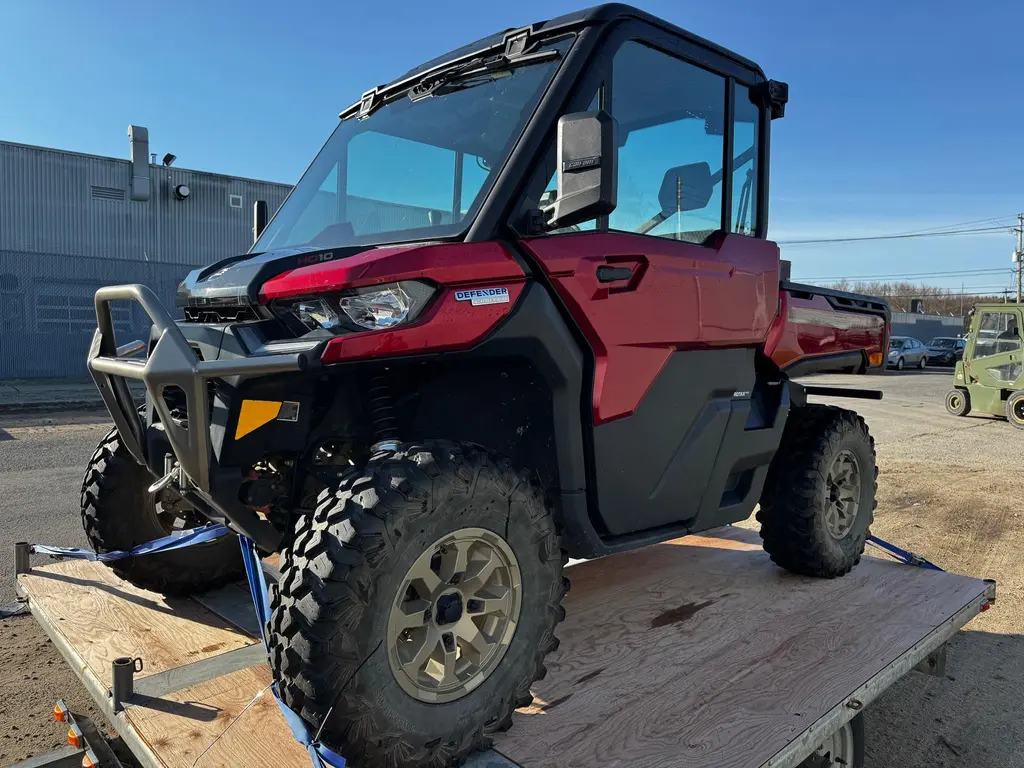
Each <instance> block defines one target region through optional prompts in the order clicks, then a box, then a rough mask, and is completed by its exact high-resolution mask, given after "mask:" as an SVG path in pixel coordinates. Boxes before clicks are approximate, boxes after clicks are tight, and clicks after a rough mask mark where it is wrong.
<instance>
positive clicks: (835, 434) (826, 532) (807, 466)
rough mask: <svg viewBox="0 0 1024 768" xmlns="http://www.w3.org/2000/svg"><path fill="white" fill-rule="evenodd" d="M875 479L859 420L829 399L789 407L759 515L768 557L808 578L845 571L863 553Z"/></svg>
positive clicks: (867, 437)
mask: <svg viewBox="0 0 1024 768" xmlns="http://www.w3.org/2000/svg"><path fill="white" fill-rule="evenodd" d="M877 477H878V469H877V467H876V466H875V443H874V440H872V439H871V435H870V433H869V432H868V428H867V424H865V423H864V419H862V418H861V417H860V416H858V415H857V414H856V413H854V412H853V411H848V410H845V409H843V408H835V407H833V406H828V405H817V404H815V405H805V406H803V407H799V408H793V409H792V411H791V412H790V415H789V419H788V421H787V422H786V428H785V431H784V432H783V435H782V443H781V444H780V446H779V450H778V452H777V453H776V455H775V459H774V460H773V461H772V464H771V466H770V467H769V469H768V477H767V478H766V480H765V485H764V491H763V492H762V494H761V508H760V509H759V510H758V513H757V520H758V522H760V523H761V539H762V541H763V542H764V548H765V551H767V552H768V554H769V555H770V556H771V558H772V561H773V562H774V563H775V564H776V565H779V566H782V567H783V568H785V569H786V570H788V571H792V572H793V573H799V574H802V575H805V576H823V577H826V578H834V577H836V576H843V575H845V574H847V573H849V572H850V569H851V568H853V566H855V565H856V564H857V563H859V562H860V558H861V555H862V554H863V552H864V543H865V541H866V539H867V536H868V527H869V526H870V525H871V521H872V518H873V515H874V509H875V488H876V479H877Z"/></svg>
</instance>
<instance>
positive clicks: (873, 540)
mask: <svg viewBox="0 0 1024 768" xmlns="http://www.w3.org/2000/svg"><path fill="white" fill-rule="evenodd" d="M868 543H870V544H874V545H875V546H876V547H878V548H879V549H883V550H885V551H886V552H888V553H889V554H890V555H892V556H893V557H895V558H896V559H897V560H900V561H901V562H904V563H906V564H907V565H916V566H918V567H919V568H928V569H929V570H933V571H941V570H944V569H942V568H940V567H939V566H937V565H936V564H935V563H933V562H931V561H930V560H926V559H925V558H923V557H921V556H920V555H916V554H914V553H913V552H911V551H909V550H906V549H900V548H899V547H897V546H896V545H895V544H890V543H889V542H888V541H885V540H884V539H880V538H878V537H877V536H868Z"/></svg>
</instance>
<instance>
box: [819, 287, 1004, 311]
mask: <svg viewBox="0 0 1024 768" xmlns="http://www.w3.org/2000/svg"><path fill="white" fill-rule="evenodd" d="M828 287H829V288H835V289H836V290H840V291H852V292H854V293H864V294H867V295H868V296H877V297H878V298H880V299H885V300H886V301H888V302H889V306H890V307H891V308H892V311H893V312H909V311H910V301H911V299H923V300H924V311H925V312H926V313H927V314H929V315H948V316H950V317H963V315H964V314H966V313H967V312H968V311H969V310H970V309H971V307H973V306H974V305H975V304H979V303H983V302H994V301H1002V297H1001V296H980V295H977V294H964V295H961V294H960V292H959V291H957V290H950V289H949V288H937V287H935V286H931V285H916V284H914V283H903V282H868V281H866V282H853V281H850V280H840V281H839V282H836V283H832V284H831V285H829V286H828Z"/></svg>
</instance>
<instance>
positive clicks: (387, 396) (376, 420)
mask: <svg viewBox="0 0 1024 768" xmlns="http://www.w3.org/2000/svg"><path fill="white" fill-rule="evenodd" d="M367 396H368V399H369V407H370V419H371V421H372V422H373V433H374V439H375V440H376V441H377V442H376V444H375V445H374V446H373V449H374V450H375V451H378V450H382V449H385V448H386V447H387V445H388V444H396V445H397V443H398V427H397V425H396V420H395V407H394V404H393V403H392V401H391V387H390V385H389V382H388V377H387V373H386V372H381V373H378V374H377V375H375V376H374V377H373V378H371V379H370V387H369V392H368V393H367Z"/></svg>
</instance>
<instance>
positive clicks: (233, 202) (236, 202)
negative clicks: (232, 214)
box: [228, 195, 242, 208]
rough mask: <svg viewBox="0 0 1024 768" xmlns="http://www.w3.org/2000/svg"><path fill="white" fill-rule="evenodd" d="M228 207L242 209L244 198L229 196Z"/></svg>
mask: <svg viewBox="0 0 1024 768" xmlns="http://www.w3.org/2000/svg"><path fill="white" fill-rule="evenodd" d="M228 205H230V206H231V207H232V208H241V207H242V196H241V195H228Z"/></svg>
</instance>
